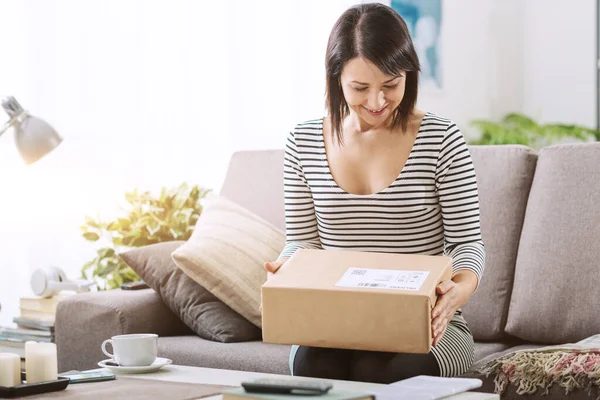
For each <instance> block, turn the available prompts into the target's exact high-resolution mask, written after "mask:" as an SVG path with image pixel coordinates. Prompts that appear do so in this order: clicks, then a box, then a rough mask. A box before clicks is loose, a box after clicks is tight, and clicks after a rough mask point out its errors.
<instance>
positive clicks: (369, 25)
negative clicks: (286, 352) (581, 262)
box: [265, 3, 485, 383]
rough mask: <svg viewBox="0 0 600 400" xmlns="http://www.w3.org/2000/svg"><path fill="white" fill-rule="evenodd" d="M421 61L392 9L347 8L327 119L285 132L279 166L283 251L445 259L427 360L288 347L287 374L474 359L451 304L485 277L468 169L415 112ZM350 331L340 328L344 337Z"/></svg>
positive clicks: (391, 371)
mask: <svg viewBox="0 0 600 400" xmlns="http://www.w3.org/2000/svg"><path fill="white" fill-rule="evenodd" d="M418 71H419V62H418V59H417V56H416V53H415V50H414V48H413V44H412V41H411V39H410V36H409V35H408V30H407V28H406V24H405V23H404V21H403V20H402V18H400V16H399V15H398V14H397V13H396V12H395V11H394V10H393V9H391V8H390V7H388V6H385V5H382V4H379V3H373V4H361V5H357V6H354V7H352V8H350V9H348V10H347V11H346V12H345V13H343V14H342V16H341V17H340V18H339V19H338V21H337V22H336V24H335V25H334V27H333V30H332V32H331V35H330V38H329V43H328V46H327V54H326V72H327V87H326V93H327V109H328V115H327V116H325V117H324V118H318V119H314V120H310V121H306V122H303V123H300V124H298V125H297V126H296V127H295V129H293V130H292V132H290V133H289V135H288V138H287V143H286V152H285V163H284V188H285V211H286V247H285V248H284V250H283V251H282V252H281V254H280V257H279V259H278V260H276V261H274V262H268V263H266V264H265V268H266V269H267V270H268V271H269V272H270V273H276V272H277V270H278V268H279V267H281V265H282V264H283V263H285V262H286V260H287V259H288V258H289V257H290V256H291V255H292V254H294V252H295V251H296V250H297V249H300V248H309V249H324V250H355V251H365V252H388V253H404V254H411V253H412V254H427V255H443V254H445V255H449V256H450V257H452V269H453V276H452V279H451V280H445V281H443V282H441V283H440V284H439V285H438V287H437V293H438V295H439V298H438V301H437V302H436V306H435V308H434V310H433V311H432V332H431V336H432V338H433V344H434V347H433V348H432V350H431V352H430V353H429V354H402V353H399V354H395V353H384V352H370V351H361V350H346V349H327V348H317V347H309V346H295V347H294V348H293V350H292V353H291V355H290V369H291V372H292V374H294V375H302V376H313V377H321V378H330V379H344V380H357V381H366V382H380V383H391V382H395V381H399V380H402V379H406V378H409V377H411V376H415V375H441V376H456V375H460V374H462V373H464V372H465V371H466V370H467V369H468V368H469V367H470V365H471V363H472V362H473V358H474V343H473V336H472V335H471V332H470V331H469V328H468V326H467V322H466V321H465V320H464V318H463V317H462V311H461V310H460V308H461V307H462V306H463V305H464V304H465V303H466V302H467V300H468V299H469V297H470V296H471V294H472V293H473V291H474V290H475V288H476V287H477V285H478V282H479V279H480V277H481V275H482V273H483V269H484V261H485V250H484V245H483V242H482V240H481V232H480V226H479V200H478V191H477V181H476V176H475V171H474V167H473V163H472V161H471V156H470V154H469V150H468V148H467V146H466V143H465V140H464V137H463V135H462V133H461V131H460V130H459V129H458V128H457V126H456V124H454V122H452V121H451V120H449V119H446V118H442V117H440V116H437V115H435V114H433V113H431V112H425V111H421V110H418V109H416V108H415V102H416V98H417V88H418V78H417V74H418ZM351 334H352V332H348V335H351Z"/></svg>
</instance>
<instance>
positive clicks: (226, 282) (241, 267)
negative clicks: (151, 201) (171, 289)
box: [173, 196, 285, 327]
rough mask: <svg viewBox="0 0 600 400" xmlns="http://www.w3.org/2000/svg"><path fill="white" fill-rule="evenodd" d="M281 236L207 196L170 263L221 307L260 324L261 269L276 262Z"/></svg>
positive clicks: (223, 201)
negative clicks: (267, 262) (199, 286)
mask: <svg viewBox="0 0 600 400" xmlns="http://www.w3.org/2000/svg"><path fill="white" fill-rule="evenodd" d="M284 245H285V234H284V233H283V232H282V231H280V230H279V229H277V228H275V227H274V226H273V225H271V224H270V223H269V222H267V221H265V220H264V219H262V218H261V217H259V216H257V215H255V214H253V213H252V212H250V211H248V210H247V209H245V208H243V207H241V206H239V205H237V204H236V203H234V202H232V201H230V200H228V199H227V198H225V197H223V196H214V197H211V198H208V199H207V201H206V204H205V205H204V208H203V210H202V214H201V215H200V218H199V219H198V222H197V223H196V227H195V229H194V232H193V233H192V236H191V237H190V239H189V240H188V241H187V242H186V243H185V244H183V245H182V246H181V247H179V248H178V249H177V250H175V251H174V252H173V259H174V260H175V263H176V264H177V265H178V266H179V268H181V269H182V270H183V271H184V272H185V273H186V274H187V275H188V276H189V277H191V278H192V279H193V280H195V281H196V282H198V283H199V284H200V285H201V286H202V287H204V288H206V289H207V290H208V291H209V292H211V293H212V294H214V295H215V296H216V297H217V298H218V299H220V300H221V301H222V302H223V303H225V304H227V305H228V306H229V307H231V308H232V309H233V310H235V311H236V312H238V313H239V314H240V315H242V316H244V317H245V318H246V319H248V320H249V321H250V322H252V323H253V324H254V325H256V326H258V327H260V326H261V314H260V311H259V307H260V294H261V286H262V285H263V284H264V283H265V282H266V280H267V273H266V271H265V269H264V267H263V265H264V263H265V262H266V261H273V260H276V259H277V257H278V256H279V253H280V252H281V250H282V249H283V247H284Z"/></svg>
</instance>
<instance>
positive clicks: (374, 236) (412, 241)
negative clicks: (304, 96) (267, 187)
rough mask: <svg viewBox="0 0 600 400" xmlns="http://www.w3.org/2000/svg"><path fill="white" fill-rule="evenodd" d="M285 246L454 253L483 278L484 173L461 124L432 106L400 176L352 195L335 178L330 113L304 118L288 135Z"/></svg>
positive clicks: (458, 263)
mask: <svg viewBox="0 0 600 400" xmlns="http://www.w3.org/2000/svg"><path fill="white" fill-rule="evenodd" d="M284 190H285V220H286V246H285V248H284V250H283V251H282V253H281V256H282V257H289V256H291V255H292V254H293V253H294V252H295V251H296V250H297V249H299V248H315V249H325V250H330V249H331V250H355V251H373V252H387V253H404V254H426V255H443V254H444V255H449V256H451V257H452V258H453V270H454V271H457V270H461V269H468V270H471V271H473V272H474V273H475V274H476V275H477V276H478V278H481V275H482V274H483V270H484V265H485V248H484V244H483V241H482V238H481V229H480V219H479V196H478V191H477V179H476V175H475V169H474V166H473V162H472V160H471V155H470V153H469V150H468V147H467V145H466V142H465V140H464V137H463V135H462V133H461V132H460V130H459V129H458V127H457V126H456V124H455V123H453V122H452V121H450V120H448V119H445V118H442V117H439V116H437V115H435V114H432V113H426V114H425V116H424V118H423V121H422V122H421V126H420V128H419V132H418V134H417V136H416V139H415V142H414V144H413V147H412V149H411V152H410V154H409V157H408V159H407V161H406V163H405V165H404V167H403V169H402V171H401V172H400V174H399V175H398V177H397V178H396V179H395V180H394V182H392V183H391V184H390V185H389V186H387V187H386V188H384V189H382V190H380V191H378V192H377V193H372V194H364V195H363V194H352V193H348V192H346V191H345V190H343V189H342V188H341V187H339V186H338V185H337V183H336V181H335V180H334V178H333V176H332V174H331V170H330V169H329V163H328V161H327V154H326V151H325V142H324V136H323V119H322V118H320V119H315V120H310V121H306V122H303V123H301V124H298V125H297V126H296V127H295V128H294V129H293V130H292V131H291V132H290V133H289V134H288V137H287V142H286V148H285V163H284Z"/></svg>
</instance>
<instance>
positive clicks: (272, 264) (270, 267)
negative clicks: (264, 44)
mask: <svg viewBox="0 0 600 400" xmlns="http://www.w3.org/2000/svg"><path fill="white" fill-rule="evenodd" d="M287 260H288V257H282V258H279V259H277V261H267V262H266V263H265V265H264V268H265V269H266V270H267V280H269V279H271V277H272V276H273V274H274V273H276V272H277V271H278V270H279V268H281V266H282V265H283V264H284V263H285V262H286V261H287ZM261 295H262V293H261ZM258 310H259V311H260V312H262V301H261V304H260V307H259V308H258Z"/></svg>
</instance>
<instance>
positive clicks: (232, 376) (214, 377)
mask: <svg viewBox="0 0 600 400" xmlns="http://www.w3.org/2000/svg"><path fill="white" fill-rule="evenodd" d="M98 370H102V368H100V369H98ZM118 376H123V377H128V378H139V379H154V380H162V381H169V382H186V383H198V384H208V385H224V386H240V385H241V383H242V382H243V381H246V380H253V379H257V378H278V379H291V378H294V379H305V380H312V379H313V378H301V377H291V376H287V375H275V374H263V373H258V372H246V371H232V370H225V369H214V368H201V367H187V366H183V365H168V366H165V367H163V368H161V369H160V370H159V371H156V372H152V373H149V374H119V375H118ZM328 381H330V382H332V383H333V384H334V385H335V387H336V388H337V389H341V390H348V391H357V392H360V391H366V392H369V391H376V390H378V389H379V388H382V387H384V386H386V385H382V384H376V383H365V382H351V381H337V380H328ZM220 398H221V396H211V397H206V398H205V399H206V400H219V399H220ZM447 399H448V400H500V396H499V395H497V394H491V393H478V392H466V393H461V394H457V395H454V396H450V397H447Z"/></svg>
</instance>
